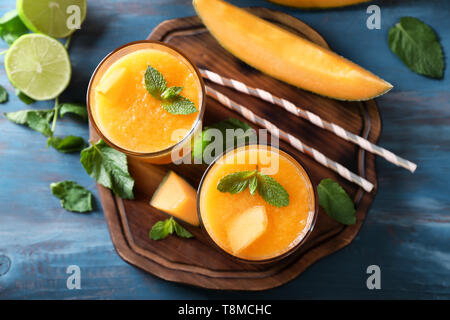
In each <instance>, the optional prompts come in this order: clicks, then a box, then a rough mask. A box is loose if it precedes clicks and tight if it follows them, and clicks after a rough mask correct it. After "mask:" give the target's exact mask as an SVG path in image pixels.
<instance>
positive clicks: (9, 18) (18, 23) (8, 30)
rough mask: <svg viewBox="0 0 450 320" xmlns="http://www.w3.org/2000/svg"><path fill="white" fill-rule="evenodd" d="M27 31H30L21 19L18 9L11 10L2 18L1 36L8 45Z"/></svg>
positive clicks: (0, 25) (0, 22) (0, 24)
mask: <svg viewBox="0 0 450 320" xmlns="http://www.w3.org/2000/svg"><path fill="white" fill-rule="evenodd" d="M25 33H28V29H27V27H25V25H24V24H23V22H22V20H20V18H19V15H18V13H17V10H12V11H9V12H7V13H5V14H4V15H3V17H1V18H0V38H2V39H3V41H5V42H6V43H7V44H8V45H11V44H12V43H13V42H14V41H16V39H17V38H19V37H20V36H21V35H23V34H25Z"/></svg>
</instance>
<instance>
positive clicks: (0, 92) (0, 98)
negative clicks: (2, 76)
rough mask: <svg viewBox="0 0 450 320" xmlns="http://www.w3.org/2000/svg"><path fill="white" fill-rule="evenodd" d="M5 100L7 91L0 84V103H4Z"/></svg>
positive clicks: (6, 99)
mask: <svg viewBox="0 0 450 320" xmlns="http://www.w3.org/2000/svg"><path fill="white" fill-rule="evenodd" d="M6 101H8V92H7V91H6V90H5V88H3V87H2V86H0V103H5V102H6Z"/></svg>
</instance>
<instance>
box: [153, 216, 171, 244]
mask: <svg viewBox="0 0 450 320" xmlns="http://www.w3.org/2000/svg"><path fill="white" fill-rule="evenodd" d="M171 226H172V224H171V223H170V222H169V219H167V220H164V221H158V222H157V223H155V224H154V225H153V227H152V229H151V230H150V238H151V239H152V240H161V239H164V238H165V237H167V236H168V235H169V234H170V233H172V232H173V231H172V232H170V231H169V228H170V227H171Z"/></svg>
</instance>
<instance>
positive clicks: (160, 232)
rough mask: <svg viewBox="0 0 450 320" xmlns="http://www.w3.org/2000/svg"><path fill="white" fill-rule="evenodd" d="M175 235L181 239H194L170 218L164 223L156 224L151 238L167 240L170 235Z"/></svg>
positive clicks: (151, 231) (151, 232)
mask: <svg viewBox="0 0 450 320" xmlns="http://www.w3.org/2000/svg"><path fill="white" fill-rule="evenodd" d="M174 232H175V234H176V235H177V236H179V237H181V238H192V237H193V235H192V233H190V232H189V231H187V230H186V229H185V228H184V227H183V226H182V225H180V224H179V223H178V222H176V221H175V219H174V218H173V217H170V218H168V219H166V220H163V221H158V222H157V223H155V224H154V225H153V227H152V229H151V230H150V238H151V239H152V240H161V239H164V238H166V237H167V236H168V235H169V234H173V233H174Z"/></svg>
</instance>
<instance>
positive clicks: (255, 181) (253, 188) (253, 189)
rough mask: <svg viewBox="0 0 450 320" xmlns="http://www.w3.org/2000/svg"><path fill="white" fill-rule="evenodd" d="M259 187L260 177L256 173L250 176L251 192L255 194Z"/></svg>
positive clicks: (249, 185)
mask: <svg viewBox="0 0 450 320" xmlns="http://www.w3.org/2000/svg"><path fill="white" fill-rule="evenodd" d="M257 188H258V178H257V177H256V175H254V176H253V177H251V178H250V181H249V183H248V189H249V191H250V194H251V195H254V194H255V192H256V190H257Z"/></svg>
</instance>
